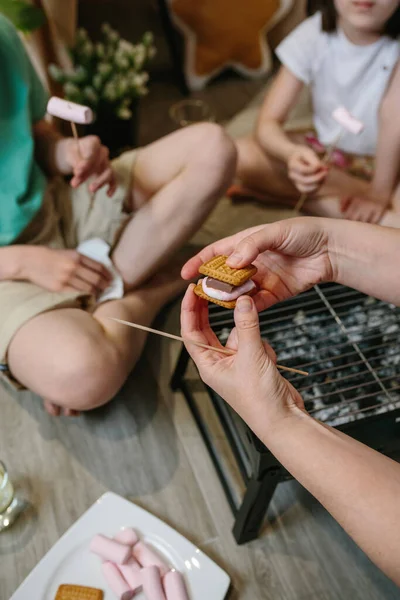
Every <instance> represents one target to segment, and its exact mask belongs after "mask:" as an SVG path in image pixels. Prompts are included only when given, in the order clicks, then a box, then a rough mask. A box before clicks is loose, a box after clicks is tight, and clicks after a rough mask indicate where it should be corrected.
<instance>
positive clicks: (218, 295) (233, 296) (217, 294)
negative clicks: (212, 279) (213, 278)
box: [201, 277, 256, 302]
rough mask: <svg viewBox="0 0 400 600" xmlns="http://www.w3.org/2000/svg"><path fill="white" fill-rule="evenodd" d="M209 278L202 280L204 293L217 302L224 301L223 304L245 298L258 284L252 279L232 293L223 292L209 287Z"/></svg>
mask: <svg viewBox="0 0 400 600" xmlns="http://www.w3.org/2000/svg"><path fill="white" fill-rule="evenodd" d="M207 279H208V277H205V278H204V279H202V280H201V286H202V288H203V292H204V293H205V294H207V296H210V298H214V299H215V300H222V301H223V302H232V300H237V298H239V296H243V295H244V294H247V293H248V292H251V290H253V289H254V288H255V287H256V284H255V283H254V281H252V280H251V279H248V280H247V281H246V282H245V283H244V284H243V285H239V286H238V287H237V288H235V289H234V290H233V291H232V292H230V293H228V292H223V291H222V290H215V289H214V288H210V287H208V285H207Z"/></svg>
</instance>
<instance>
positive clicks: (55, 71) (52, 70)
mask: <svg viewBox="0 0 400 600" xmlns="http://www.w3.org/2000/svg"><path fill="white" fill-rule="evenodd" d="M48 71H49V74H50V76H51V78H52V79H54V81H58V82H59V83H61V82H62V81H64V73H63V71H62V69H60V67H58V66H57V65H55V64H51V65H49V67H48Z"/></svg>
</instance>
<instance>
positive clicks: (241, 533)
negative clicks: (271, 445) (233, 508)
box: [232, 471, 278, 544]
mask: <svg viewBox="0 0 400 600" xmlns="http://www.w3.org/2000/svg"><path fill="white" fill-rule="evenodd" d="M274 475H275V473H274V472H273V471H272V472H271V474H268V472H267V473H266V474H265V476H264V478H263V479H261V480H257V479H250V480H249V482H248V485H247V489H246V493H245V495H244V498H243V501H242V504H241V505H240V508H239V510H238V512H237V514H236V519H235V524H234V526H233V530H232V533H233V536H234V538H235V540H236V541H237V543H238V544H245V543H246V542H251V541H252V540H254V539H255V538H256V537H257V536H258V533H259V531H260V528H261V525H262V522H263V520H264V517H265V513H266V512H267V509H268V506H269V503H270V502H271V498H272V496H273V494H274V491H275V488H276V486H277V485H278V478H277V477H275V476H274Z"/></svg>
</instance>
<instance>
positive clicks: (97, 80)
mask: <svg viewBox="0 0 400 600" xmlns="http://www.w3.org/2000/svg"><path fill="white" fill-rule="evenodd" d="M102 85H103V78H102V76H101V75H100V74H99V73H96V75H95V76H94V77H93V87H94V88H95V89H96V90H97V91H99V90H100V89H101V87H102Z"/></svg>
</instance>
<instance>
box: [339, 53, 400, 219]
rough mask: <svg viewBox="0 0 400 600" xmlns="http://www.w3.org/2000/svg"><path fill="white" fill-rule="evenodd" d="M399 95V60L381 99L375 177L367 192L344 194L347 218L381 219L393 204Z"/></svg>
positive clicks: (398, 168) (399, 154) (399, 150)
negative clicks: (354, 194) (347, 195)
mask: <svg viewBox="0 0 400 600" xmlns="http://www.w3.org/2000/svg"><path fill="white" fill-rule="evenodd" d="M399 98H400V63H399V64H398V66H397V67H396V69H395V71H394V74H393V77H392V80H391V83H390V85H389V87H388V89H387V92H386V95H385V97H384V98H383V100H382V103H381V108H380V115H379V135H378V144H377V150H376V167H375V174H374V177H373V179H372V181H371V183H370V185H369V188H368V190H367V193H366V194H365V195H364V196H354V197H349V198H345V197H344V198H342V202H341V208H342V212H343V214H344V217H345V218H346V219H350V220H354V221H364V222H366V223H379V222H380V220H381V218H382V215H383V214H384V212H385V211H386V209H387V208H388V207H389V205H390V204H391V201H392V198H393V194H394V192H395V188H396V186H397V184H398V182H399V179H400V122H399V119H398V106H399Z"/></svg>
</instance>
